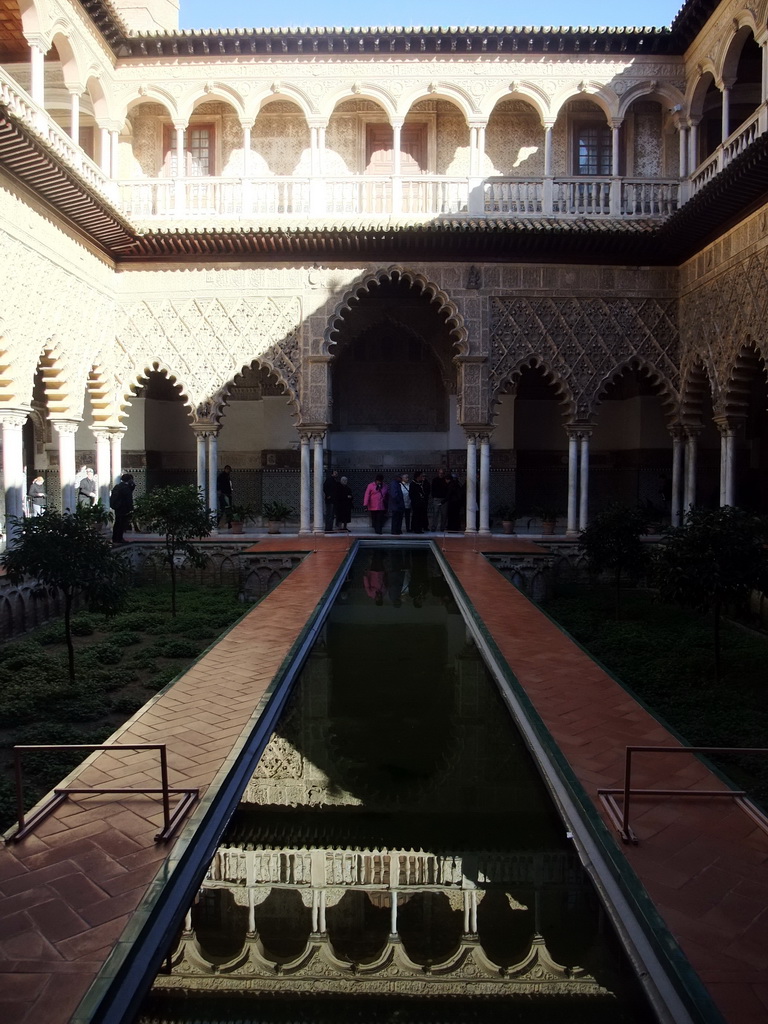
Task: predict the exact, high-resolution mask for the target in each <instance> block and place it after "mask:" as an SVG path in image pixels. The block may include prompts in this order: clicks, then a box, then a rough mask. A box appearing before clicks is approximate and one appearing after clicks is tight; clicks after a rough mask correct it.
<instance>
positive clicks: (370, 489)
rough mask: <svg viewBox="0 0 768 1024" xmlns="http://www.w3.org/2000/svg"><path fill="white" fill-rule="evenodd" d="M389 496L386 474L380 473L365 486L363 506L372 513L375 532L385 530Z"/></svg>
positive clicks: (372, 524)
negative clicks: (385, 481) (385, 479)
mask: <svg viewBox="0 0 768 1024" xmlns="http://www.w3.org/2000/svg"><path fill="white" fill-rule="evenodd" d="M388 497H389V489H388V488H387V485H386V484H385V483H384V476H383V475H382V474H381V473H379V474H378V475H377V477H376V479H375V480H373V481H372V482H371V483H369V484H368V486H367V487H366V488H365V496H364V497H363V508H367V509H368V511H369V512H370V513H371V526H372V527H373V531H374V533H383V532H384V522H385V520H386V518H387V499H388Z"/></svg>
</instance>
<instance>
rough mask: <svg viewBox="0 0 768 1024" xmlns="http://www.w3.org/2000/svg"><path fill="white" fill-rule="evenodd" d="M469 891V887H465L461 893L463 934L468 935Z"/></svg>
mask: <svg viewBox="0 0 768 1024" xmlns="http://www.w3.org/2000/svg"><path fill="white" fill-rule="evenodd" d="M469 893H470V890H469V889H465V890H464V892H463V895H464V934H465V935H469V931H470V924H469V902H470V900H469Z"/></svg>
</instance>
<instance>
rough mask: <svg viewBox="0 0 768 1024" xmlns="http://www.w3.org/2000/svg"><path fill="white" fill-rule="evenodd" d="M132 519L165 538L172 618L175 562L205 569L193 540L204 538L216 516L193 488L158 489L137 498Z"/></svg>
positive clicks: (174, 598)
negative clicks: (180, 558)
mask: <svg viewBox="0 0 768 1024" xmlns="http://www.w3.org/2000/svg"><path fill="white" fill-rule="evenodd" d="M133 515H134V519H136V520H138V521H139V522H140V523H141V525H142V528H143V529H144V530H146V531H147V532H148V533H159V534H160V535H161V536H162V537H164V538H165V561H166V562H167V563H168V566H169V568H170V571H171V614H172V615H173V617H174V618H175V617H176V566H177V561H176V558H177V556H178V555H183V556H184V557H185V558H187V559H189V561H190V562H191V563H192V564H193V565H195V566H202V565H205V563H206V561H207V556H206V555H205V554H203V552H202V551H200V549H199V548H197V547H195V545H194V544H193V543H192V541H194V540H200V539H201V538H202V537H208V536H209V535H210V533H211V530H212V529H213V528H214V526H215V525H216V521H217V515H216V513H215V512H212V511H211V510H210V509H209V508H206V507H205V502H204V500H203V496H202V494H201V493H200V491H198V490H197V489H196V488H195V487H192V486H191V485H190V486H188V487H158V488H157V489H156V490H154V491H150V492H149V494H144V495H142V497H140V498H137V499H136V502H135V504H134V509H133Z"/></svg>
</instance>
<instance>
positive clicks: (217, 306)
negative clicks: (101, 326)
mask: <svg viewBox="0 0 768 1024" xmlns="http://www.w3.org/2000/svg"><path fill="white" fill-rule="evenodd" d="M300 334H301V301H300V299H299V298H298V297H297V296H286V297H264V298H244V297H238V298H233V299H221V298H212V299H179V300H174V301H171V300H165V301H162V300H161V301H157V302H151V301H149V300H145V301H142V302H138V303H135V304H133V305H132V306H129V307H126V308H125V309H124V310H123V316H122V322H121V324H120V327H119V330H118V341H119V343H120V345H121V347H122V359H121V365H120V366H119V367H118V375H119V377H120V379H121V380H128V379H130V378H131V376H132V374H133V373H134V372H135V368H136V367H138V366H144V365H145V364H149V365H151V364H152V363H153V362H155V361H156V360H157V358H158V355H160V356H162V359H163V362H164V363H166V364H167V365H168V366H170V367H172V368H173V371H174V373H175V375H176V376H177V377H178V378H179V379H181V380H184V381H185V384H186V387H187V388H188V389H189V398H190V402H191V405H192V406H193V407H194V408H196V407H197V406H198V405H201V404H203V403H205V402H211V400H212V399H213V398H214V397H215V396H217V395H220V394H223V393H224V392H225V391H226V390H227V388H228V387H229V385H230V383H231V381H232V380H233V379H234V377H235V376H236V375H237V374H238V373H240V371H241V370H242V368H243V366H247V365H249V364H250V363H252V362H254V361H258V362H260V363H262V364H264V365H266V366H268V367H269V369H270V370H271V371H272V372H273V373H274V374H275V375H276V376H277V377H278V379H279V380H280V381H281V383H283V384H284V385H285V388H286V391H287V392H288V394H289V395H290V397H291V398H292V399H294V400H296V398H297V396H298V392H299V375H300V368H301V358H300V356H301V347H300Z"/></svg>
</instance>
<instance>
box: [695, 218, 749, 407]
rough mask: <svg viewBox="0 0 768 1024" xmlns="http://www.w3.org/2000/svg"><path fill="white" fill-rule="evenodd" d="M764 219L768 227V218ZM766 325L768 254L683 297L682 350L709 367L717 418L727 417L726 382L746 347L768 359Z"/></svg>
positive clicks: (730, 270)
mask: <svg viewBox="0 0 768 1024" xmlns="http://www.w3.org/2000/svg"><path fill="white" fill-rule="evenodd" d="M762 219H765V220H766V223H767V224H768V214H766V213H764V214H762V215H761V220H762ZM710 252H711V250H710ZM709 256H710V253H707V254H704V256H703V258H704V259H705V260H707V259H708V258H709ZM766 323H768V249H762V250H760V251H758V252H754V253H752V254H751V255H750V256H748V257H747V258H746V259H745V260H744V261H742V262H741V263H738V264H736V265H735V266H732V267H730V268H729V269H728V270H726V271H725V272H724V273H722V274H720V275H719V276H717V277H715V278H713V279H711V280H710V281H708V282H707V283H706V284H704V285H702V287H700V288H697V289H696V290H695V291H694V292H691V293H690V294H688V295H686V296H684V297H683V298H682V300H681V303H680V325H681V326H680V330H681V337H682V342H683V350H684V352H685V353H686V359H687V361H689V362H691V363H693V362H694V361H696V360H699V361H700V362H701V363H703V364H704V365H705V366H707V368H708V372H709V374H710V380H711V385H712V405H713V409H714V412H715V415H725V414H726V409H725V408H724V406H723V403H724V396H725V392H726V388H727V382H728V379H729V377H730V375H731V372H732V368H733V367H734V365H735V364H736V361H737V359H738V356H739V353H740V352H741V351H742V349H743V348H744V346H745V345H747V344H748V343H750V342H751V343H752V344H753V345H754V347H755V350H756V351H757V352H758V353H759V355H760V357H761V358H762V359H763V360H765V359H766V358H767V357H768V331H767V330H766Z"/></svg>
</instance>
